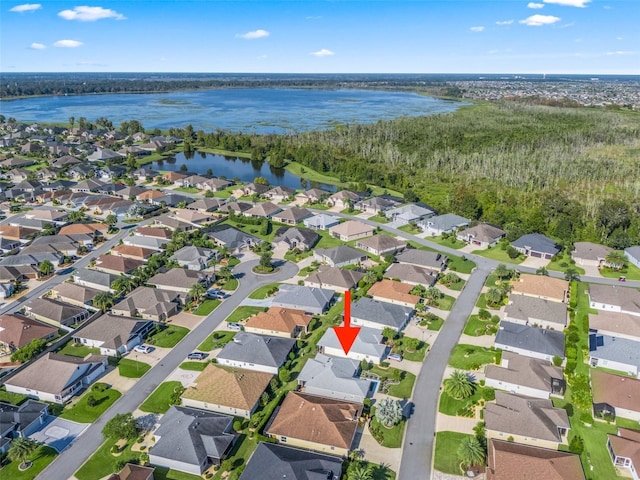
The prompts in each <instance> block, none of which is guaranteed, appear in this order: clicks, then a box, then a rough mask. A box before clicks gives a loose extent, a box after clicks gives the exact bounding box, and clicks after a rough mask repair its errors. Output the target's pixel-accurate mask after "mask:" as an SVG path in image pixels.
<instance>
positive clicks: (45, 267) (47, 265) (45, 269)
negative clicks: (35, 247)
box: [38, 260, 55, 277]
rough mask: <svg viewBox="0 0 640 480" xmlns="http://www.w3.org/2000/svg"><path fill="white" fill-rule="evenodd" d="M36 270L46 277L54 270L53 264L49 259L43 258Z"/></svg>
mask: <svg viewBox="0 0 640 480" xmlns="http://www.w3.org/2000/svg"><path fill="white" fill-rule="evenodd" d="M38 270H39V271H40V273H41V274H42V275H44V276H45V277H47V276H49V275H50V274H51V272H53V271H54V270H55V268H54V266H53V263H51V262H50V261H49V260H43V261H42V262H40V266H39V267H38Z"/></svg>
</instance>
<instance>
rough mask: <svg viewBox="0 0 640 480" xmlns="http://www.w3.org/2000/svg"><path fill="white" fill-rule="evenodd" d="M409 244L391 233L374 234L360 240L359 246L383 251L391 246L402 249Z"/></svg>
mask: <svg viewBox="0 0 640 480" xmlns="http://www.w3.org/2000/svg"><path fill="white" fill-rule="evenodd" d="M406 245H407V243H406V242H404V241H402V240H398V239H397V238H393V237H390V236H389V235H374V236H373V237H368V238H363V239H362V240H358V243H357V245H356V246H357V247H358V248H362V247H364V248H365V249H366V248H371V249H373V250H377V251H382V250H388V249H390V248H395V249H400V248H403V247H405V246H406Z"/></svg>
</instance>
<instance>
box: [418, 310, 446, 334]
mask: <svg viewBox="0 0 640 480" xmlns="http://www.w3.org/2000/svg"><path fill="white" fill-rule="evenodd" d="M420 319H421V320H420V326H421V327H423V328H426V329H427V330H432V331H435V332H437V331H438V330H440V329H441V328H442V325H444V319H443V318H440V317H438V316H437V315H434V314H433V313H428V314H426V315H425V316H421V317H420Z"/></svg>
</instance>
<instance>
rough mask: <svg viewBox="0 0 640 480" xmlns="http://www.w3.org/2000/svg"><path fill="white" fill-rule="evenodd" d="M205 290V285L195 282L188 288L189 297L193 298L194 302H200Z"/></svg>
mask: <svg viewBox="0 0 640 480" xmlns="http://www.w3.org/2000/svg"><path fill="white" fill-rule="evenodd" d="M206 291H207V289H206V288H205V286H204V285H203V284H202V283H200V282H197V283H195V284H193V286H192V287H191V288H190V289H189V298H191V299H193V300H195V301H196V302H200V300H202V297H203V296H204V294H205V293H206Z"/></svg>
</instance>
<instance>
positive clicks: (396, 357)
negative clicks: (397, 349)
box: [387, 353, 402, 362]
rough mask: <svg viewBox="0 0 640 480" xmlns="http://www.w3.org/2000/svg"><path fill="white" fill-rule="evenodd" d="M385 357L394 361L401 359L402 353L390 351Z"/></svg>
mask: <svg viewBox="0 0 640 480" xmlns="http://www.w3.org/2000/svg"><path fill="white" fill-rule="evenodd" d="M387 358H388V359H389V360H395V361H396V362H401V361H402V355H400V354H399V353H390V354H389V356H388V357H387Z"/></svg>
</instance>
